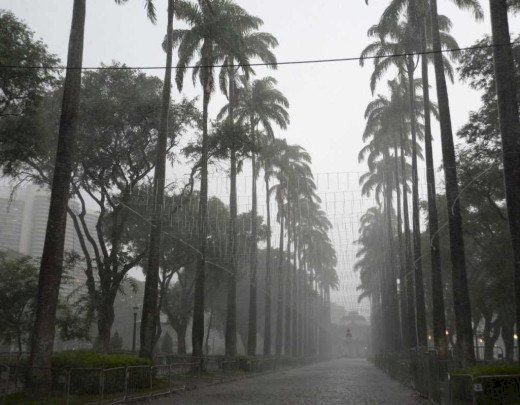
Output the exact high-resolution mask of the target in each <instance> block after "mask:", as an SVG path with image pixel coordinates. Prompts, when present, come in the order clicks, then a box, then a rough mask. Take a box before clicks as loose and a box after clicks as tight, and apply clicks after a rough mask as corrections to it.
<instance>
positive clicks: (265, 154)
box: [258, 136, 287, 356]
mask: <svg viewBox="0 0 520 405" xmlns="http://www.w3.org/2000/svg"><path fill="white" fill-rule="evenodd" d="M260 145H261V146H260V148H259V153H258V160H259V162H258V164H259V166H261V167H263V170H264V183H265V204H266V225H267V244H266V259H265V260H266V262H265V311H264V313H265V316H264V321H265V325H264V356H270V355H271V283H272V281H271V186H270V179H271V177H273V175H274V174H275V168H274V165H275V163H276V159H277V157H278V154H279V153H280V151H281V150H282V149H281V148H283V147H284V146H286V145H287V143H286V142H285V141H283V140H280V139H276V138H274V139H271V138H269V137H267V136H263V137H262V138H261V139H260ZM282 243H283V242H282Z"/></svg>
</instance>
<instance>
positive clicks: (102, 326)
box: [97, 296, 115, 353]
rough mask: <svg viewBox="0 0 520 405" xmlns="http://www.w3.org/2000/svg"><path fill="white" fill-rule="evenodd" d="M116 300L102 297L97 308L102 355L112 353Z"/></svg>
mask: <svg viewBox="0 0 520 405" xmlns="http://www.w3.org/2000/svg"><path fill="white" fill-rule="evenodd" d="M114 300H115V296H114V297H113V298H112V297H103V296H102V297H101V298H100V303H99V306H98V308H97V315H98V319H97V325H98V338H99V345H100V350H101V352H102V353H108V352H109V351H110V336H111V330H112V325H113V324H114Z"/></svg>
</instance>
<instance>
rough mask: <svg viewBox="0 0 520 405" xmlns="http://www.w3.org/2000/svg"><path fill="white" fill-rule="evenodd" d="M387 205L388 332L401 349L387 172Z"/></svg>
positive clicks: (394, 345) (396, 348) (392, 346)
mask: <svg viewBox="0 0 520 405" xmlns="http://www.w3.org/2000/svg"><path fill="white" fill-rule="evenodd" d="M385 160H386V161H387V162H388V161H389V160H390V156H389V154H388V153H386V156H385ZM385 183H386V185H385V205H386V207H385V208H386V221H387V224H386V226H387V233H388V234H387V237H386V240H387V244H388V262H387V263H388V267H389V271H388V272H387V274H386V283H385V284H386V285H385V287H386V288H387V291H388V292H387V299H388V302H387V305H388V307H387V311H388V312H387V320H386V321H387V325H388V329H387V332H388V334H389V336H388V337H389V339H390V340H389V343H390V345H389V346H390V349H391V350H392V351H399V350H400V349H401V338H400V334H401V328H400V324H399V307H398V303H397V283H396V264H395V253H396V252H395V246H394V231H393V226H392V211H393V204H392V182H391V175H390V174H389V173H385Z"/></svg>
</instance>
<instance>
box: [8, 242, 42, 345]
mask: <svg viewBox="0 0 520 405" xmlns="http://www.w3.org/2000/svg"><path fill="white" fill-rule="evenodd" d="M0 277H1V278H2V283H1V285H0V302H2V305H1V306H0V339H1V340H2V341H3V343H6V344H11V343H14V344H16V346H17V347H18V352H19V353H20V355H21V354H22V351H23V345H24V343H26V339H27V338H28V337H29V335H30V331H31V328H32V325H33V322H34V305H35V298H36V292H37V288H38V269H37V263H35V261H34V259H33V258H32V257H30V256H21V257H11V255H10V254H8V253H6V252H0Z"/></svg>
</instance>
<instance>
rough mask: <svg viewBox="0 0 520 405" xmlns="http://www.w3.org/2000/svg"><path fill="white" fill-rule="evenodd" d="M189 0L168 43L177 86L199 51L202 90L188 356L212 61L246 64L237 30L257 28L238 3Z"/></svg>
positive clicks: (203, 209)
mask: <svg viewBox="0 0 520 405" xmlns="http://www.w3.org/2000/svg"><path fill="white" fill-rule="evenodd" d="M199 3H200V4H199V5H194V4H192V3H190V2H188V1H185V0H178V3H177V7H176V11H177V17H178V18H179V19H180V20H184V21H186V22H187V23H188V24H189V26H190V28H187V29H178V30H175V31H174V33H173V46H178V47H179V49H178V56H179V61H178V63H177V74H176V82H177V87H178V88H179V90H181V89H182V87H183V82H184V76H185V74H186V71H187V69H188V66H189V65H190V63H191V61H192V60H193V58H194V56H195V55H196V54H197V53H199V54H200V59H199V60H198V61H197V62H196V63H195V68H194V69H193V78H194V79H195V78H196V77H197V76H198V77H199V79H200V83H201V86H202V90H203V98H202V148H201V158H200V172H201V179H200V200H199V214H198V228H199V258H198V264H197V276H196V281H195V293H194V301H195V302H194V306H193V325H192V344H193V356H194V357H201V356H202V355H203V351H202V345H203V340H204V286H205V271H206V250H207V228H208V225H207V222H208V105H209V101H210V98H211V94H212V92H213V90H214V71H213V70H214V69H213V66H214V65H215V64H217V63H219V62H221V61H222V60H223V59H224V58H226V57H228V58H229V57H230V55H232V56H233V59H234V60H237V61H238V62H239V64H241V65H247V64H248V62H249V61H248V59H247V55H244V54H243V53H242V52H241V47H240V38H241V36H240V34H241V33H243V32H247V31H248V30H253V29H256V28H257V26H258V21H257V20H256V19H254V18H251V17H250V16H249V15H248V14H247V13H246V12H245V11H244V10H243V9H242V8H241V7H239V6H238V5H236V4H235V3H233V2H232V1H230V0H214V1H213V2H211V3H210V2H209V1H203V0H201V1H200V2H199Z"/></svg>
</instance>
